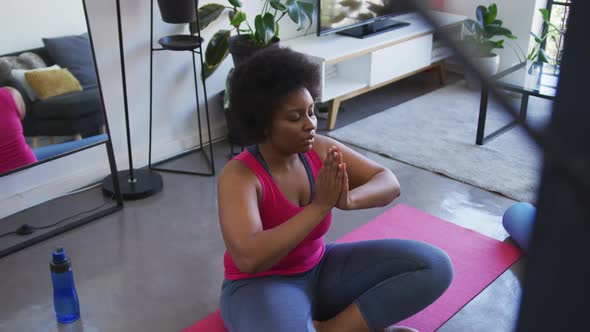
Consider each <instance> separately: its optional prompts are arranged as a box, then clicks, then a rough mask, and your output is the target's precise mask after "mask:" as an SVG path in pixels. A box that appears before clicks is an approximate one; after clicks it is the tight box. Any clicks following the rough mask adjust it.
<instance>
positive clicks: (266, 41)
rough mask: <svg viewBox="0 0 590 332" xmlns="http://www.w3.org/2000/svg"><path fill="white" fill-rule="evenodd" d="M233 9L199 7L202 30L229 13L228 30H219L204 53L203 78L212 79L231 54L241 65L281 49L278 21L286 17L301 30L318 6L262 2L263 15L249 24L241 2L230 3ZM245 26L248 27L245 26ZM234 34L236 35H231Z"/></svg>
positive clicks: (291, 0)
mask: <svg viewBox="0 0 590 332" xmlns="http://www.w3.org/2000/svg"><path fill="white" fill-rule="evenodd" d="M228 2H229V4H230V6H224V5H221V4H218V3H210V4H206V5H204V6H202V7H200V8H199V9H198V11H197V14H198V15H199V24H200V26H199V28H200V29H201V30H203V29H205V28H206V27H207V26H208V25H209V24H211V23H212V22H214V21H216V20H217V19H218V18H219V17H221V15H222V14H223V13H224V12H226V11H229V24H230V28H229V29H222V30H219V31H217V32H216V33H215V34H214V35H213V37H212V38H211V40H210V41H209V43H208V44H207V47H206V50H205V68H203V73H202V74H203V78H204V79H206V78H207V77H209V76H211V74H213V73H214V72H215V70H216V69H217V68H218V67H219V65H220V64H221V63H222V62H223V60H224V59H225V58H226V57H227V55H228V53H231V54H232V58H233V60H234V64H235V65H238V64H239V63H240V62H242V61H244V60H245V59H246V58H247V57H249V56H250V55H251V54H252V53H254V52H256V51H257V50H259V49H262V48H265V47H269V45H270V46H273V45H274V46H275V47H276V46H278V42H279V40H280V38H279V31H280V30H279V22H280V21H281V19H282V18H283V17H284V16H288V17H289V18H290V19H291V21H293V22H294V23H295V24H297V25H299V28H298V30H301V29H303V28H304V27H305V25H306V22H307V26H308V28H309V27H311V24H312V21H313V16H314V11H315V6H314V3H313V2H309V1H304V0H262V2H263V5H262V9H261V10H260V13H259V14H258V15H256V17H255V18H254V23H253V24H250V23H249V22H248V20H247V17H246V13H245V12H244V11H243V6H242V2H241V1H240V0H228ZM196 24H197V23H196V22H193V23H191V30H192V31H195V30H196V29H195V28H196V27H195V25H196ZM244 25H245V26H244ZM234 32H235V35H232V33H234Z"/></svg>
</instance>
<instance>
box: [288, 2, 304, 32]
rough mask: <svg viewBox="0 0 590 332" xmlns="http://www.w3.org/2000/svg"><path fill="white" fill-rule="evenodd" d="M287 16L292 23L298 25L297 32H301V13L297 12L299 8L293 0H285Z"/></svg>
mask: <svg viewBox="0 0 590 332" xmlns="http://www.w3.org/2000/svg"><path fill="white" fill-rule="evenodd" d="M287 14H288V15H289V17H290V18H291V21H293V23H295V24H298V25H299V29H297V30H301V29H302V26H301V11H300V10H299V6H298V5H297V2H296V1H295V0H287Z"/></svg>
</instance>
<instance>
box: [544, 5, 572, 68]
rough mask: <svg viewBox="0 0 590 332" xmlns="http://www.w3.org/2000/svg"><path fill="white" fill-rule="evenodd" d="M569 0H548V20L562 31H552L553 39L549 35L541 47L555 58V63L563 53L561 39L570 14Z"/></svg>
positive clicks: (549, 55) (559, 60)
mask: <svg viewBox="0 0 590 332" xmlns="http://www.w3.org/2000/svg"><path fill="white" fill-rule="evenodd" d="M570 9H571V0H555V1H554V0H548V1H547V10H548V11H549V21H550V22H551V23H552V24H554V25H555V26H556V27H558V28H559V29H561V30H562V31H563V33H562V34H558V33H554V34H553V35H554V36H555V39H553V38H551V36H549V37H548V38H547V40H546V41H545V45H543V48H544V49H545V52H546V53H547V56H548V57H549V58H550V59H552V60H555V61H556V62H557V63H560V62H561V57H562V55H563V41H564V37H565V31H566V29H567V26H566V25H567V19H568V17H569V14H570Z"/></svg>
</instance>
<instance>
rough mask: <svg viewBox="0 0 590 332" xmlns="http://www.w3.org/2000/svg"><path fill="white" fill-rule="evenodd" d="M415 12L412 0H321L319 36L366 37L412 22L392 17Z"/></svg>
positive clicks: (319, 2) (319, 1)
mask: <svg viewBox="0 0 590 332" xmlns="http://www.w3.org/2000/svg"><path fill="white" fill-rule="evenodd" d="M412 11H414V7H413V5H412V3H411V1H409V0H318V11H317V13H318V20H317V21H318V29H317V34H318V36H321V35H327V34H330V33H338V34H343V35H347V36H352V37H356V38H365V37H369V36H373V35H376V34H379V33H383V32H386V31H391V30H393V29H397V28H401V27H404V26H407V25H409V23H407V22H402V21H398V20H394V19H393V17H395V16H398V15H401V14H406V13H409V12H412Z"/></svg>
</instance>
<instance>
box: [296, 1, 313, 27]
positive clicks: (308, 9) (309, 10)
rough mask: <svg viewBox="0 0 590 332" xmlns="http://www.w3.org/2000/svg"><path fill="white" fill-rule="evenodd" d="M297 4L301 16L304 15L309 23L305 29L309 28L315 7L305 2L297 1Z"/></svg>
mask: <svg viewBox="0 0 590 332" xmlns="http://www.w3.org/2000/svg"><path fill="white" fill-rule="evenodd" d="M297 4H298V5H299V10H300V11H301V14H303V15H305V17H306V18H307V21H308V22H309V24H308V26H307V27H308V28H309V27H311V24H312V23H313V17H314V14H315V5H314V4H313V3H311V2H306V1H297Z"/></svg>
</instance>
